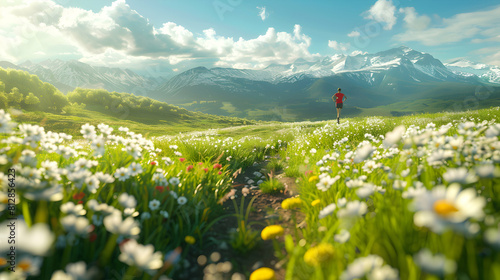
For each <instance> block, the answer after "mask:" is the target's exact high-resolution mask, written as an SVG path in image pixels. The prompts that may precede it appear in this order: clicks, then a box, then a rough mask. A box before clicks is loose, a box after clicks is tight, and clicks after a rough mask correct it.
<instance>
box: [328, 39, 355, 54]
mask: <svg viewBox="0 0 500 280" xmlns="http://www.w3.org/2000/svg"><path fill="white" fill-rule="evenodd" d="M328 47H330V48H332V49H334V50H336V51H341V52H346V51H347V50H349V48H351V44H350V43H340V42H337V41H332V40H328Z"/></svg>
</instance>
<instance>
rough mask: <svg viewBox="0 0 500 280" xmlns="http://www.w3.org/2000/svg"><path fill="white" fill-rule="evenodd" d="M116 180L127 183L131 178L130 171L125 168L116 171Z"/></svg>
mask: <svg viewBox="0 0 500 280" xmlns="http://www.w3.org/2000/svg"><path fill="white" fill-rule="evenodd" d="M115 178H117V179H118V181H125V180H127V179H128V178H130V170H129V169H128V168H125V167H120V168H118V169H117V170H116V171H115Z"/></svg>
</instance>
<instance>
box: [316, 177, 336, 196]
mask: <svg viewBox="0 0 500 280" xmlns="http://www.w3.org/2000/svg"><path fill="white" fill-rule="evenodd" d="M322 174H326V173H322ZM338 179H340V176H339V175H337V176H335V177H333V178H332V177H330V176H329V175H326V176H324V177H323V178H321V179H320V181H319V182H318V183H317V184H316V187H317V188H318V190H321V191H324V192H325V191H327V190H328V189H330V187H331V186H332V185H333V184H335V182H337V180H338Z"/></svg>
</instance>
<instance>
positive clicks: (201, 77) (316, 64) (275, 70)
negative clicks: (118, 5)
mask: <svg viewBox="0 0 500 280" xmlns="http://www.w3.org/2000/svg"><path fill="white" fill-rule="evenodd" d="M339 75H340V76H343V77H346V78H348V79H350V80H351V81H352V82H353V83H357V84H359V85H364V86H379V85H381V84H382V83H384V80H391V79H390V78H397V79H399V80H401V81H407V82H416V83H422V82H463V83H477V82H479V80H478V79H477V77H476V76H474V75H469V76H467V75H462V74H460V73H456V72H454V71H452V70H450V69H449V68H447V67H446V66H445V65H443V63H441V61H439V60H438V59H436V58H434V57H433V56H432V55H430V54H427V53H422V52H418V51H415V50H412V49H410V48H407V47H404V46H403V47H399V48H394V49H390V50H387V51H382V52H378V53H375V54H359V55H356V56H346V55H334V56H330V57H323V58H322V59H320V60H318V61H306V60H303V59H300V60H297V61H295V62H294V63H291V64H287V65H279V64H272V65H269V66H268V67H266V68H264V69H262V70H242V69H233V68H212V69H207V68H205V67H197V68H193V69H190V70H188V71H185V72H183V73H180V74H179V75H177V76H174V77H173V78H171V79H170V80H169V81H167V82H166V83H165V84H164V85H162V86H161V87H160V88H159V89H158V91H159V92H162V93H164V94H165V95H166V96H177V95H178V94H179V92H181V91H182V89H185V88H186V87H193V86H202V85H205V86H213V87H218V88H220V89H221V90H224V91H227V92H232V93H248V92H255V91H256V90H259V89H260V88H261V87H262V86H263V83H264V84H267V86H268V87H272V86H274V87H279V86H280V85H283V84H293V83H297V82H299V81H305V80H310V81H312V80H315V79H321V78H327V77H335V76H339ZM252 82H253V83H252ZM257 82H259V83H257ZM277 91H279V90H277Z"/></svg>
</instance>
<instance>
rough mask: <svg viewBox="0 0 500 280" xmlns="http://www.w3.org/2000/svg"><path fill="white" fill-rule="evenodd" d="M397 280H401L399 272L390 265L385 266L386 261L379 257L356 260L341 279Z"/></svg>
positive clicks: (369, 256) (372, 256) (373, 256)
mask: <svg viewBox="0 0 500 280" xmlns="http://www.w3.org/2000/svg"><path fill="white" fill-rule="evenodd" d="M364 277H366V278H367V279H377V280H379V279H380V280H396V279H399V277H398V271H397V270H396V269H394V268H392V267H390V266H389V265H387V264H386V265H384V260H383V259H382V258H381V257H379V256H377V255H368V256H366V257H362V258H358V259H355V260H354V261H353V262H352V263H351V264H349V265H348V266H347V269H346V270H345V271H344V272H343V273H342V275H341V276H340V279H342V280H354V279H362V278H364Z"/></svg>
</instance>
